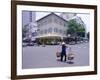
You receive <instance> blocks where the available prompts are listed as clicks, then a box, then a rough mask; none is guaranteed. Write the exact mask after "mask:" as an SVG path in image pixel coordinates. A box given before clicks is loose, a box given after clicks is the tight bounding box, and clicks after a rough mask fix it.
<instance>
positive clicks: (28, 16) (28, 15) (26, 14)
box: [22, 10, 36, 27]
mask: <svg viewBox="0 0 100 80" xmlns="http://www.w3.org/2000/svg"><path fill="white" fill-rule="evenodd" d="M35 20H36V13H35V12H34V11H26V10H23V11H22V23H23V24H22V25H23V27H24V26H25V25H27V24H29V23H31V22H35Z"/></svg>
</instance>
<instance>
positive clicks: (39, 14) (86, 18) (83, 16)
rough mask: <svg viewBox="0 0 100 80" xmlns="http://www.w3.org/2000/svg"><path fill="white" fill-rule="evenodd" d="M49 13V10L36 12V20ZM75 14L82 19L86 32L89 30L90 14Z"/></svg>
mask: <svg viewBox="0 0 100 80" xmlns="http://www.w3.org/2000/svg"><path fill="white" fill-rule="evenodd" d="M48 14H50V12H36V20H38V19H40V18H42V17H44V16H46V15H48ZM56 14H57V15H60V13H56ZM77 16H78V17H80V18H81V19H82V21H83V22H84V23H85V25H86V32H89V29H90V15H89V14H82V13H79V14H78V13H77Z"/></svg>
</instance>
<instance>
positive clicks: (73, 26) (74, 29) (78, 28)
mask: <svg viewBox="0 0 100 80" xmlns="http://www.w3.org/2000/svg"><path fill="white" fill-rule="evenodd" d="M84 32H85V28H84V26H83V25H82V24H81V23H78V22H77V21H76V20H75V19H72V20H70V21H69V22H68V30H67V34H71V35H74V36H77V33H78V34H81V33H84Z"/></svg>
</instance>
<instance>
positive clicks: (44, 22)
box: [37, 13, 68, 42]
mask: <svg viewBox="0 0 100 80" xmlns="http://www.w3.org/2000/svg"><path fill="white" fill-rule="evenodd" d="M67 24H68V21H66V20H65V19H63V18H62V17H60V16H58V15H56V14H55V13H50V14H49V15H47V16H45V17H43V18H41V19H39V20H37V27H38V29H39V31H38V32H37V33H38V36H37V38H38V39H39V40H40V41H42V42H43V41H44V42H48V41H49V42H50V41H55V42H57V41H59V40H61V39H63V38H64V37H66V33H67V32H66V31H67V28H68V26H67Z"/></svg>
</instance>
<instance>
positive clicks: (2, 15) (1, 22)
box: [0, 0, 100, 80]
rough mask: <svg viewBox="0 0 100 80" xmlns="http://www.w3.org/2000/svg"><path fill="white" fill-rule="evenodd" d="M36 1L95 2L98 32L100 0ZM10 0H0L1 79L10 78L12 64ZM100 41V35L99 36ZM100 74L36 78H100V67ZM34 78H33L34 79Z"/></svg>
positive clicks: (62, 79) (52, 0)
mask: <svg viewBox="0 0 100 80" xmlns="http://www.w3.org/2000/svg"><path fill="white" fill-rule="evenodd" d="M35 1H49V2H59V3H60V2H62V3H77V4H91V5H92V4H93V5H98V7H99V8H98V34H99V33H100V32H99V30H100V28H99V26H100V24H99V22H100V17H99V16H100V15H99V14H100V11H99V9H100V0H35ZM10 7H11V6H10V0H0V80H10V67H11V66H10V65H11V63H10V62H11V60H10V59H11V55H10V54H11V19H10V18H11V11H10ZM98 41H100V36H98ZM98 44H100V42H98ZM98 48H100V45H98ZM99 52H100V49H98V67H100V63H99V61H100V58H99V56H100V54H99ZM98 73H99V74H98V75H88V76H86V75H84V76H71V77H59V78H43V79H34V80H78V79H79V80H88V79H89V80H99V79H100V68H98ZM32 80H33V79H32Z"/></svg>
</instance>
